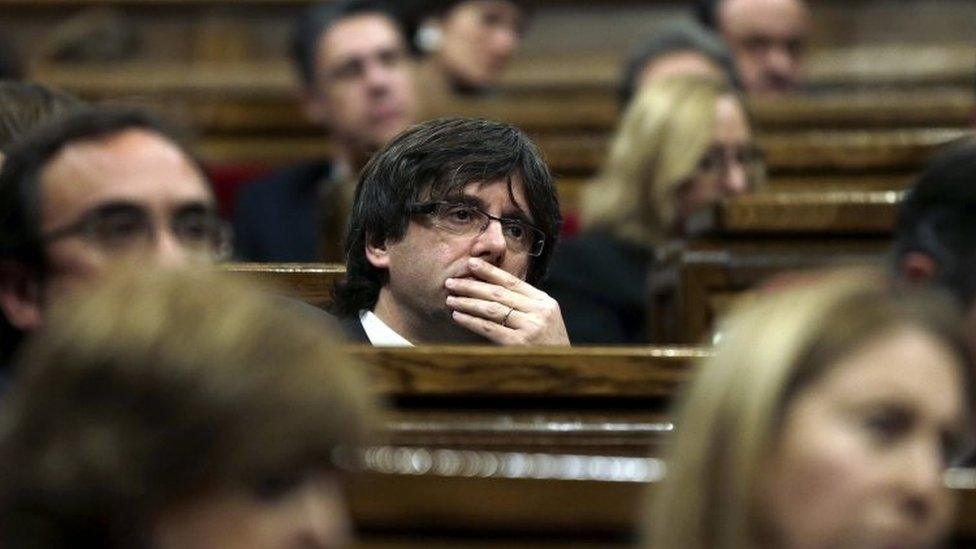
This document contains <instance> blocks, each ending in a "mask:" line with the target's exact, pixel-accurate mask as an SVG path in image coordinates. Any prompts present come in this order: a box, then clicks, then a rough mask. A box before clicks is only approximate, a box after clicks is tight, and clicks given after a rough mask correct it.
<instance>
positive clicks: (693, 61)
mask: <svg viewBox="0 0 976 549" xmlns="http://www.w3.org/2000/svg"><path fill="white" fill-rule="evenodd" d="M688 75H691V76H704V77H707V78H713V79H715V80H717V81H719V82H724V81H725V80H726V76H725V72H724V71H723V70H722V69H721V68H720V67H719V66H718V65H716V64H715V63H713V62H712V61H711V60H710V59H709V58H708V57H705V56H704V55H702V54H700V53H698V52H696V51H690V50H689V51H676V52H674V53H669V54H666V55H662V56H659V57H657V58H656V59H654V60H653V61H651V62H650V63H648V64H647V65H646V66H645V67H644V69H643V70H642V71H641V73H640V76H639V77H638V79H637V82H638V84H637V86H638V89H640V88H643V87H644V86H647V85H648V84H650V83H651V82H653V81H655V80H660V79H662V78H670V77H675V76H688Z"/></svg>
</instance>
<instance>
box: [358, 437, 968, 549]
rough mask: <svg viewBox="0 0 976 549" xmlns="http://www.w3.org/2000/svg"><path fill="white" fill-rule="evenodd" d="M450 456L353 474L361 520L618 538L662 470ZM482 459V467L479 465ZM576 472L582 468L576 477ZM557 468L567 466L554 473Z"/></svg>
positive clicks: (405, 527) (573, 460) (629, 532)
mask: <svg viewBox="0 0 976 549" xmlns="http://www.w3.org/2000/svg"><path fill="white" fill-rule="evenodd" d="M391 451H393V452H395V450H391ZM401 457H402V458H404V459H414V460H418V459H419V462H423V463H419V464H420V465H421V466H422V467H423V468H429V467H439V466H440V464H439V463H430V462H428V461H426V460H425V459H424V458H418V457H417V455H415V454H410V453H409V452H407V453H404V454H403V455H402V456H401ZM451 459H452V467H456V466H460V467H466V466H468V467H469V468H468V469H465V470H464V471H465V473H464V474H461V473H454V474H443V473H442V474H437V473H431V472H428V473H424V474H419V473H414V474H376V473H372V474H365V475H362V476H360V477H359V478H357V479H356V481H355V483H354V484H353V489H352V491H351V492H352V498H351V499H352V504H353V510H354V514H355V516H356V518H357V520H358V522H359V524H360V525H361V526H363V527H364V528H365V529H367V530H371V529H373V530H381V531H391V530H393V531H396V530H400V531H414V532H418V531H419V532H428V533H431V532H437V531H440V532H452V533H454V534H458V533H469V534H481V535H489V536H490V535H493V536H499V535H503V534H505V533H508V534H516V533H517V534H521V535H522V536H531V535H532V534H536V535H539V534H543V535H548V536H551V537H553V538H555V539H560V538H563V537H569V538H570V539H572V538H573V537H574V536H598V535H602V536H604V539H607V540H616V541H617V542H620V541H621V540H626V539H628V538H629V537H630V536H633V535H634V534H636V532H637V531H638V529H639V527H640V524H642V523H643V521H644V518H645V514H644V512H645V509H646V507H645V502H646V501H647V499H648V498H649V496H650V494H651V493H652V492H653V489H654V486H655V482H656V481H657V480H658V479H659V476H660V474H659V473H660V470H659V465H658V464H655V463H654V462H653V460H643V464H640V465H638V463H640V461H641V460H629V461H625V460H616V461H614V460H613V459H612V458H607V457H603V458H600V457H590V458H579V457H576V456H544V455H512V454H509V455H504V454H498V455H494V456H492V455H490V454H481V455H478V454H472V455H470V456H468V457H467V458H457V457H456V456H452V458H451ZM457 460H460V462H459V463H455V462H456V461H457ZM391 461H395V459H394V460H391ZM472 463H477V464H478V465H477V466H473V467H472V466H471V464H472ZM482 466H485V467H487V469H479V468H478V467H482ZM409 467H410V466H408V467H407V468H409ZM488 470H493V471H495V472H494V473H490V474H487V473H485V471H488ZM590 470H593V471H605V472H606V473H608V476H609V475H612V473H613V472H614V471H616V472H617V473H619V474H618V477H619V478H618V479H617V480H583V479H582V478H585V477H586V476H587V475H586V473H587V472H588V471H590ZM574 472H582V473H584V474H582V475H578V476H579V477H581V478H576V477H575V476H574V474H573V473H574ZM513 473H515V474H513ZM561 473H568V474H566V475H565V476H566V478H553V477H558V475H559V474H561ZM630 473H633V474H630ZM957 474H959V475H962V476H969V475H972V471H971V470H961V471H953V472H952V474H950V475H949V477H950V479H951V477H953V476H955V475H957ZM478 475H481V476H478ZM640 477H643V479H641V478H640ZM947 484H948V485H949V486H950V489H951V490H952V493H953V494H954V496H955V497H956V498H958V499H959V501H960V503H961V505H960V509H959V513H958V515H957V519H956V525H955V533H956V536H957V537H958V538H960V539H970V540H971V539H973V537H974V535H976V490H974V489H973V487H972V485H971V484H962V485H960V484H959V483H956V482H954V481H952V480H948V481H947ZM964 546H967V545H964Z"/></svg>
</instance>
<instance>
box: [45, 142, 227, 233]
mask: <svg viewBox="0 0 976 549" xmlns="http://www.w3.org/2000/svg"><path fill="white" fill-rule="evenodd" d="M40 182H41V187H42V196H43V197H44V200H43V209H44V210H45V215H46V214H47V212H48V211H49V210H52V209H53V210H57V209H58V208H63V209H74V208H86V207H89V206H91V205H93V204H98V203H101V202H104V201H105V200H117V199H125V198H127V197H132V198H152V197H164V196H165V197H169V198H172V199H174V200H206V201H208V202H209V201H212V196H211V193H210V191H209V189H208V187H207V185H206V181H205V179H204V177H203V174H201V173H200V171H199V169H198V168H197V166H196V165H195V164H194V163H193V162H192V161H191V160H190V159H189V158H188V157H187V156H186V154H185V153H184V152H183V151H182V150H180V148H179V147H178V146H177V145H176V144H174V143H173V142H172V141H170V140H169V139H167V138H165V137H163V136H161V135H159V134H157V133H155V132H152V131H150V130H144V129H129V130H123V131H121V132H119V133H115V134H112V135H109V136H105V137H101V138H96V139H87V140H82V141H77V142H74V143H70V144H68V145H66V146H65V147H64V148H63V149H62V150H61V151H59V152H58V153H57V154H56V155H55V156H54V157H52V158H51V160H50V161H49V162H48V163H47V165H46V166H45V167H44V169H43V170H42V171H41V173H40Z"/></svg>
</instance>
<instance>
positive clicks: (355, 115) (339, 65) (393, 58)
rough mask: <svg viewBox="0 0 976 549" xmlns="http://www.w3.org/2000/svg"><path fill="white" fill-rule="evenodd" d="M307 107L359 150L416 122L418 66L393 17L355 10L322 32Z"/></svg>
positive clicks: (372, 146) (375, 145) (339, 138)
mask: <svg viewBox="0 0 976 549" xmlns="http://www.w3.org/2000/svg"><path fill="white" fill-rule="evenodd" d="M306 111H307V112H308V114H309V117H310V118H311V119H312V120H313V121H316V122H319V123H322V124H324V125H325V126H327V127H328V128H329V129H330V131H331V132H332V134H333V138H334V139H336V141H338V142H339V143H340V144H341V145H343V146H345V147H349V148H351V149H352V150H353V151H355V152H356V153H364V152H367V153H368V152H372V151H374V150H376V149H378V148H380V147H382V146H383V145H384V144H386V142H387V141H389V140H390V139H392V138H393V137H394V136H396V135H397V134H398V133H400V132H401V131H403V130H404V129H406V128H407V127H408V126H410V125H411V124H413V123H414V122H416V117H417V97H416V91H415V89H414V77H413V69H412V67H411V65H410V62H409V58H408V56H407V50H406V46H405V44H404V41H403V36H402V34H401V33H400V30H399V29H398V28H397V27H396V26H395V25H394V23H393V21H391V20H390V18H389V17H387V16H386V15H382V14H374V13H365V14H362V15H354V16H351V17H347V18H345V19H341V20H340V21H338V22H337V23H335V24H334V25H332V26H331V27H330V28H329V29H328V30H327V31H326V32H325V33H323V34H322V36H321V37H320V38H319V44H318V55H317V58H316V85H315V86H314V89H312V90H310V95H309V97H308V98H307V100H306Z"/></svg>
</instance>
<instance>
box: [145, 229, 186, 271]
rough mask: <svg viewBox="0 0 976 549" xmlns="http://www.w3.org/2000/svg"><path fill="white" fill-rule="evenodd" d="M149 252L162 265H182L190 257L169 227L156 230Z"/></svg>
mask: <svg viewBox="0 0 976 549" xmlns="http://www.w3.org/2000/svg"><path fill="white" fill-rule="evenodd" d="M150 252H151V255H152V259H153V260H154V261H155V262H156V263H157V264H158V265H160V266H163V267H182V266H184V265H186V264H187V263H189V262H190V258H191V254H190V251H189V250H187V249H186V247H185V246H184V245H183V243H182V242H180V239H179V238H177V237H176V235H175V234H173V231H172V230H170V229H169V228H166V229H163V230H160V231H157V233H156V237H155V241H154V242H153V245H152V249H151V250H150Z"/></svg>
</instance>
